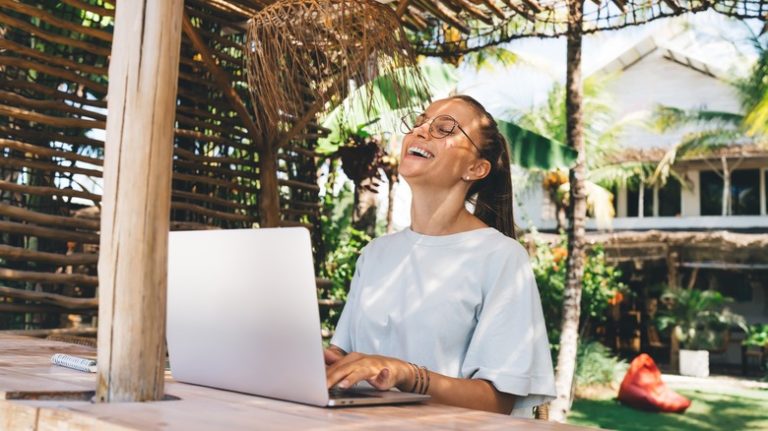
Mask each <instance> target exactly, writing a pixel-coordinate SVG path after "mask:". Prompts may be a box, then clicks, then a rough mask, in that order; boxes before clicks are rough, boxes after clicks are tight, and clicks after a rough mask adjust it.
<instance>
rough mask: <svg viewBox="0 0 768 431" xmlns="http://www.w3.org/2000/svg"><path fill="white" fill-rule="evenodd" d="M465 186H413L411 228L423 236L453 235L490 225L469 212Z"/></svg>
mask: <svg viewBox="0 0 768 431" xmlns="http://www.w3.org/2000/svg"><path fill="white" fill-rule="evenodd" d="M467 190H468V189H467V187H466V186H465V185H459V186H457V187H454V188H452V189H449V190H445V189H442V190H436V189H435V188H432V187H422V186H418V185H412V186H411V192H412V195H413V199H412V200H411V230H413V231H414V232H416V233H420V234H423V235H450V234H454V233H459V232H465V231H468V230H474V229H480V228H483V227H486V225H485V224H484V223H483V222H482V221H480V220H479V219H478V218H477V217H475V216H474V215H472V214H471V213H470V212H469V211H467V209H466V207H465V206H464V196H465V195H466V193H467Z"/></svg>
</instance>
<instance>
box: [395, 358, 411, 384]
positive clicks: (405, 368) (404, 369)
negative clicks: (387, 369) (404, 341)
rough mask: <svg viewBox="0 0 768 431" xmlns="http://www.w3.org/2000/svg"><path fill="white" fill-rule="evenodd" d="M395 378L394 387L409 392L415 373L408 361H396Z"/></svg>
mask: <svg viewBox="0 0 768 431" xmlns="http://www.w3.org/2000/svg"><path fill="white" fill-rule="evenodd" d="M397 362H398V363H397V380H396V383H395V387H396V388H397V389H399V390H400V391H402V392H410V390H411V388H412V387H413V383H414V382H415V381H416V374H415V372H414V370H413V367H412V366H411V364H410V363H408V362H405V361H402V360H398V361H397Z"/></svg>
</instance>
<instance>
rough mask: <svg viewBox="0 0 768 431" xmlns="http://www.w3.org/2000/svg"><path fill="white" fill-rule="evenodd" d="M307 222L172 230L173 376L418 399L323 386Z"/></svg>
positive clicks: (317, 396)
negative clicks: (300, 225)
mask: <svg viewBox="0 0 768 431" xmlns="http://www.w3.org/2000/svg"><path fill="white" fill-rule="evenodd" d="M315 286H316V285H315V274H314V269H313V265H312V250H311V243H310V238H309V232H308V231H307V230H306V229H304V228H277V229H237V230H213V231H191V232H171V234H170V240H169V245H168V320H167V324H168V326H167V340H168V353H169V357H170V364H171V373H172V375H173V378H174V379H175V380H177V381H180V382H185V383H193V384H197V385H203V386H209V387H214V388H219V389H226V390H231V391H237V392H244V393H248V394H254V395H260V396H265V397H270V398H277V399H282V400H288V401H295V402H299V403H304V404H311V405H315V406H347V405H357V404H392V403H408V402H417V401H424V400H426V399H428V398H429V397H428V396H426V395H418V394H411V393H405V392H399V391H396V390H392V391H377V390H375V389H372V388H368V389H355V388H353V389H350V390H347V391H343V392H338V393H337V392H336V391H332V393H331V392H329V391H328V389H327V388H326V383H325V362H324V360H323V346H322V338H321V335H320V316H319V312H318V305H317V293H316V287H315Z"/></svg>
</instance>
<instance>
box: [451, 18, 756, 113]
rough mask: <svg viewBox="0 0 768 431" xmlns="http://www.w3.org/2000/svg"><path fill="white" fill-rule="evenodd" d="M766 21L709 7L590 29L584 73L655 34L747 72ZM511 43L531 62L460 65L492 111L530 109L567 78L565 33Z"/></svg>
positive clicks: (467, 84) (471, 89)
mask: <svg viewBox="0 0 768 431" xmlns="http://www.w3.org/2000/svg"><path fill="white" fill-rule="evenodd" d="M761 25H762V24H760V23H759V22H756V21H752V22H748V23H746V24H745V23H744V22H739V21H737V20H732V19H729V18H727V17H725V16H723V15H721V14H718V13H714V12H706V13H700V14H695V15H688V16H683V17H680V18H675V19H663V20H658V21H654V22H651V23H648V24H645V25H642V26H636V27H628V28H625V29H622V30H614V31H606V32H602V33H598V34H595V35H588V36H586V37H585V38H584V45H583V55H582V58H583V64H582V74H583V76H585V77H586V76H588V75H590V74H591V73H593V72H595V71H597V70H598V69H599V68H601V67H602V66H604V65H606V64H607V63H609V62H610V61H611V60H613V59H615V58H616V57H618V56H619V55H620V54H622V53H623V52H625V51H626V50H628V49H630V48H631V47H632V46H633V45H635V44H637V43H638V42H640V41H641V40H642V39H644V38H646V37H649V36H651V35H653V36H655V37H656V38H657V40H659V39H660V40H661V42H662V43H664V44H665V45H669V46H670V47H675V48H678V50H680V51H682V52H685V53H686V54H689V55H690V56H691V57H693V58H696V59H699V60H702V61H704V62H707V63H712V64H716V65H721V67H722V65H725V67H722V68H723V69H725V70H726V71H729V72H731V73H733V74H744V73H746V71H747V69H748V65H749V64H751V63H752V62H753V61H754V58H755V57H756V54H755V52H754V50H753V49H752V46H751V43H750V42H749V35H750V33H749V29H751V31H753V32H755V33H759V31H760V26H761ZM748 28H749V29H748ZM686 29H689V30H688V31H686ZM676 33H677V34H676ZM670 36H671V37H670ZM505 47H506V48H507V49H509V50H511V51H513V52H515V53H517V54H518V55H519V56H520V57H521V58H523V59H524V61H525V62H526V63H529V64H523V65H520V66H513V67H511V68H509V69H508V70H503V68H497V69H496V70H495V71H485V70H483V71H481V72H480V73H477V72H475V71H474V70H471V69H468V68H460V76H461V78H460V81H459V84H458V86H457V89H458V92H459V93H465V94H469V95H471V96H473V97H475V98H476V99H478V100H479V101H480V102H481V103H483V104H484V105H485V106H486V108H487V109H488V110H489V112H491V113H492V114H494V115H495V116H501V117H502V118H503V117H504V116H508V112H509V111H510V110H518V111H519V110H528V109H530V107H531V106H533V105H536V104H539V103H542V102H543V101H544V100H545V98H546V96H547V92H548V90H549V89H550V88H551V86H552V84H553V83H554V82H555V81H559V82H565V70H566V64H565V58H566V42H565V39H564V38H558V39H534V38H529V39H520V40H516V41H513V42H510V43H508V44H506V45H505ZM729 69H731V70H729Z"/></svg>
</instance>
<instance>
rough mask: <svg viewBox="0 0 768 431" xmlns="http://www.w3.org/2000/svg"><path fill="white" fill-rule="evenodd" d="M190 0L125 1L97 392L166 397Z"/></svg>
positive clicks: (109, 162) (106, 396)
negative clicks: (170, 268) (179, 113)
mask: <svg viewBox="0 0 768 431" xmlns="http://www.w3.org/2000/svg"><path fill="white" fill-rule="evenodd" d="M183 8H184V3H183V0H165V1H149V0H141V1H140V0H136V1H131V2H121V3H120V5H119V7H118V8H117V10H116V13H115V27H114V38H113V43H112V53H113V54H112V56H111V63H110V66H109V99H108V110H109V117H108V119H107V134H106V136H107V139H106V144H105V147H106V148H105V160H104V168H105V169H104V198H103V208H102V213H101V227H102V229H101V232H102V233H101V246H100V254H99V287H100V292H99V350H98V362H99V372H98V375H97V388H96V400H98V401H100V402H119V401H148V400H159V399H161V398H162V397H163V378H164V368H165V307H166V283H167V279H166V273H167V269H166V266H167V260H168V257H167V254H168V230H169V219H170V204H171V200H170V194H171V166H172V161H173V122H174V115H175V107H176V93H177V85H178V71H179V56H180V55H179V50H180V47H181V21H182V16H183V12H184V11H183Z"/></svg>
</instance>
